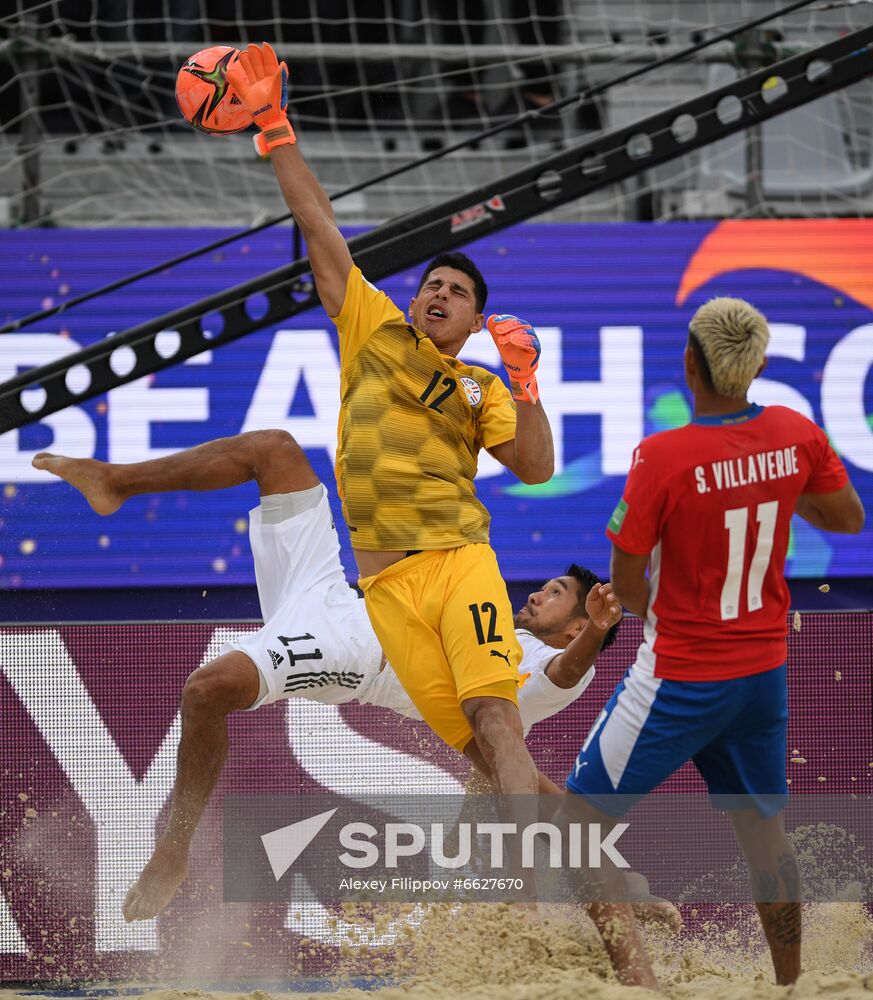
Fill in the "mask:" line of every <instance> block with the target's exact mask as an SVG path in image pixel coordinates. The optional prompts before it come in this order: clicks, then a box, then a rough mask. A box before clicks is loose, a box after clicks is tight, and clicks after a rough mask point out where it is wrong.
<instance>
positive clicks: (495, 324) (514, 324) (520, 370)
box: [487, 314, 540, 403]
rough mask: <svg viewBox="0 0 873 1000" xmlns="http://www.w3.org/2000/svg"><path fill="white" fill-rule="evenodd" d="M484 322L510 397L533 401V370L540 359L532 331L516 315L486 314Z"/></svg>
mask: <svg viewBox="0 0 873 1000" xmlns="http://www.w3.org/2000/svg"><path fill="white" fill-rule="evenodd" d="M487 326H488V332H489V333H490V334H491V336H492V337H493V338H494V343H495V344H497V350H498V351H500V358H501V360H502V361H503V364H504V367H505V368H506V374H507V375H508V376H509V388H510V390H511V392H512V396H513V399H517V400H521V401H523V402H525V403H535V402H536V401H537V400H538V399H539V398H540V392H539V388H538V387H537V377H536V374H535V372H536V370H537V365H538V364H539V361H540V341H539V338H538V337H537V335H536V331H535V330H534V328H533V327H532V326H531V325H530V323H525V321H524V320H523V319H519V318H518V316H508V315H506V314H502V315H500V316H489V317H488V322H487Z"/></svg>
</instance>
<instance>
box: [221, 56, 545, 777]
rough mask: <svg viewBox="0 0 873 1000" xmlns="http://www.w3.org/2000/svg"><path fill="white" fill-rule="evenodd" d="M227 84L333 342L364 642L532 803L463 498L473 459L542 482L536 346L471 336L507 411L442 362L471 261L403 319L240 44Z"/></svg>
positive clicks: (502, 645) (436, 721)
mask: <svg viewBox="0 0 873 1000" xmlns="http://www.w3.org/2000/svg"><path fill="white" fill-rule="evenodd" d="M228 79H229V80H230V82H231V84H232V86H233V87H234V89H235V90H236V92H237V94H238V95H239V96H240V98H241V99H242V100H243V101H244V103H245V104H246V106H247V107H248V109H249V110H250V111H251V112H252V117H253V118H254V121H255V123H256V125H257V126H258V127H259V129H260V134H259V135H258V136H257V145H258V148H259V150H260V151H261V152H262V153H270V155H271V160H272V163H273V167H274V169H275V172H276V177H277V178H278V181H279V186H280V188H281V190H282V194H283V195H284V197H285V200H286V202H287V203H288V207H289V208H290V209H291V211H292V213H293V214H294V217H295V219H296V220H297V224H298V225H299V226H300V229H301V231H302V233H303V236H304V238H305V239H306V244H307V247H308V249H309V259H310V262H311V264H312V271H313V275H314V277H315V283H316V286H317V288H318V294H319V298H320V299H321V303H322V305H323V306H324V308H325V310H326V311H327V313H328V315H329V316H330V317H331V318H332V319H333V322H334V323H335V324H336V326H337V329H338V331H339V347H340V368H341V384H340V394H341V407H340V423H339V433H338V447H337V461H336V473H337V483H338V486H339V491H340V495H341V497H342V503H343V514H344V515H345V519H346V522H347V523H348V528H349V532H350V536H351V542H352V546H353V548H354V553H355V558H356V560H357V564H358V571H359V573H360V581H359V582H360V586H361V589H362V590H363V591H364V595H365V599H366V604H367V611H368V613H369V616H370V619H371V621H372V624H373V628H374V630H375V632H376V634H377V636H378V637H379V640H380V642H381V644H382V648H383V649H384V651H385V653H386V655H387V657H388V659H389V660H390V661H391V663H392V665H393V666H394V669H395V671H396V673H397V675H398V678H399V679H400V682H401V683H402V685H403V687H404V688H405V689H406V691H407V693H408V694H409V696H410V698H411V699H412V701H413V703H414V704H415V705H416V707H417V708H418V710H419V711H420V712H421V715H422V716H423V718H424V719H425V721H426V722H427V723H428V724H429V725H430V726H431V728H432V729H433V730H434V731H435V732H436V733H437V734H438V735H439V736H440V737H441V738H442V739H443V740H445V742H446V743H448V744H449V745H451V746H453V747H455V748H457V749H459V750H465V749H466V750H467V752H468V753H470V754H473V753H475V752H476V751H475V747H476V746H477V745H478V747H479V748H480V749H481V753H482V755H483V756H484V759H485V760H484V762H485V764H486V765H487V768H488V770H489V771H490V773H491V776H492V783H493V786H494V789H495V791H497V792H500V793H523V792H529V793H536V791H537V772H536V768H535V767H534V764H533V761H532V760H531V758H530V756H529V754H528V752H527V749H526V748H525V745H524V739H523V734H522V726H521V721H520V718H519V714H518V709H517V707H516V705H517V702H516V690H517V683H518V664H519V661H520V659H521V649H520V647H519V645H518V642H517V641H516V638H515V632H514V629H513V624H512V609H511V607H510V603H509V598H508V595H507V592H506V586H505V584H504V583H503V580H502V578H501V576H500V572H499V569H498V566H497V559H496V557H495V555H494V552H493V550H492V549H491V547H490V545H489V544H488V526H489V521H490V517H489V514H488V511H487V510H486V509H485V507H484V506H483V505H482V503H481V502H480V501H479V499H478V497H477V496H476V491H475V488H474V486H473V478H474V476H475V474H476V467H477V461H478V453H479V450H480V449H481V448H485V449H487V450H488V451H489V452H490V453H491V454H492V455H493V456H494V457H495V458H496V459H498V461H500V462H501V463H502V464H503V465H505V466H506V467H507V468H508V469H510V470H512V472H514V473H515V474H516V475H517V476H518V477H519V479H521V480H523V481H524V482H526V483H541V482H545V481H546V480H548V479H549V478H550V477H551V475H552V472H553V471H554V451H553V446H552V435H551V430H550V428H549V423H548V420H547V418H546V415H545V413H544V412H543V408H542V406H541V405H540V403H539V400H538V392H537V385H536V375H535V369H536V365H537V360H538V358H539V342H538V340H537V338H536V334H535V333H534V331H533V330H532V329H531V327H530V326H528V325H527V324H526V323H524V322H523V321H521V320H519V319H517V318H516V317H514V316H497V317H494V316H492V317H491V318H490V319H489V320H488V329H489V330H490V332H491V335H492V336H493V337H494V339H495V341H496V342H497V345H498V348H499V350H500V354H501V357H502V358H503V360H504V363H505V364H506V366H507V371H508V373H509V378H510V383H511V386H512V396H514V397H515V400H516V403H514V402H513V399H512V397H511V396H510V393H509V392H508V391H507V389H506V387H505V385H504V384H503V382H502V381H501V379H499V378H498V377H496V376H495V375H493V374H492V373H491V372H488V371H487V370H486V369H484V368H478V367H473V366H470V365H466V364H464V363H462V362H460V361H458V360H457V354H458V352H459V351H460V350H461V348H462V347H463V345H464V343H465V342H466V340H467V338H468V337H470V336H471V334H474V333H478V332H479V331H480V330H481V329H482V327H483V326H484V325H485V320H484V316H483V309H484V306H485V297H486V294H487V288H486V285H485V282H484V280H483V278H482V276H481V274H480V273H479V271H478V269H477V268H476V266H475V265H474V264H473V262H472V261H471V260H470V259H469V258H468V257H466V256H465V255H463V254H446V255H443V256H440V257H437V258H436V259H435V260H434V261H433V262H432V263H431V264H430V265H429V266H428V267H427V269H426V271H425V273H424V276H423V278H422V280H421V284H420V286H419V289H418V292H417V293H416V295H415V298H414V299H412V301H411V303H410V306H409V318H408V319H407V317H406V316H405V315H404V313H403V312H402V311H401V310H400V309H399V308H398V307H397V306H396V305H395V304H394V303H393V302H392V301H391V300H390V299H389V298H388V297H387V296H386V295H384V294H383V293H382V292H380V291H378V289H376V288H374V287H373V286H372V285H371V284H370V283H369V282H368V281H367V280H366V279H365V278H364V276H363V275H362V274H361V272H360V270H359V269H358V268H357V267H356V266H355V264H354V262H353V261H352V257H351V254H350V253H349V249H348V247H347V246H346V243H345V240H344V239H343V237H342V235H341V233H340V232H339V230H338V229H337V226H336V222H335V220H334V216H333V212H332V210H331V207H330V202H329V200H328V198H327V196H326V194H325V192H324V190H323V189H322V187H321V185H320V184H319V183H318V181H317V180H316V179H315V177H314V176H313V174H312V173H311V172H310V170H309V168H308V167H307V165H306V163H305V162H304V160H303V157H302V156H301V154H300V152H299V150H298V147H297V145H296V142H295V137H294V132H293V131H292V129H291V126H290V124H289V122H288V118H287V115H286V112H285V107H286V104H287V99H286V90H287V68H286V67H285V64H284V63H282V64H280V63H279V62H278V60H277V58H276V55H275V53H274V52H273V50H272V49H271V48H270V46H269V45H266V44H264V45H262V46H257V45H252V46H249V48H248V49H247V50H246V51H244V52H243V53H242V55H241V56H240V60H239V63H238V65H237V66H236V67H234V68H233V70H231V71H230V72H229V73H228ZM474 736H475V742H474V741H473V737H474Z"/></svg>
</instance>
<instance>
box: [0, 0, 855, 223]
mask: <svg viewBox="0 0 873 1000" xmlns="http://www.w3.org/2000/svg"><path fill="white" fill-rule="evenodd" d="M778 9H779V5H777V4H774V3H767V2H763V0H729V2H728V0H724V2H723V0H524V2H521V0H492V2H488V3H486V2H485V0H424V2H418V3H416V2H412V0H366V2H363V0H300V2H298V3H295V4H281V3H279V0H245V2H244V0H172V2H171V0H162V2H151V0H47V2H46V0H44V2H38V0H7V3H6V4H4V5H3V7H2V8H0V10H2V12H3V13H2V14H0V109H2V120H0V225H5V226H24V227H31V226H46V225H55V226H95V227H104V226H167V225H190V226H246V225H250V224H252V223H257V222H260V221H263V220H265V219H268V218H270V217H271V216H274V215H277V214H279V213H280V212H281V211H282V210H283V207H284V206H283V205H282V204H281V202H280V199H279V197H278V193H277V191H276V188H275V184H274V182H273V178H272V172H271V171H270V168H269V165H268V164H266V163H263V162H259V161H258V160H257V159H256V158H255V156H254V153H253V150H252V146H251V142H250V141H249V139H248V138H247V137H245V136H235V137H229V138H223V137H222V138H214V137H208V136H203V135H199V134H196V133H195V132H194V131H193V130H191V129H190V128H189V127H188V126H187V125H186V124H185V122H184V121H183V120H182V119H181V117H180V115H179V112H178V110H177V108H176V105H175V100H174V96H173V87H174V81H175V76H176V72H177V69H178V67H179V66H180V65H181V63H182V61H183V60H184V59H185V57H187V56H188V55H190V54H191V53H192V52H194V51H196V50H198V49H201V48H203V47H204V46H207V45H210V44H232V45H242V44H245V43H247V42H249V41H261V40H268V41H270V42H272V43H273V44H274V46H275V47H276V49H277V50H278V52H279V55H280V57H281V58H284V59H286V60H287V62H288V63H289V66H290V67H291V74H292V94H291V109H290V110H291V116H292V120H293V121H294V124H295V128H297V130H298V135H299V136H300V138H301V141H302V143H303V144H304V147H303V148H304V149H305V151H306V153H307V156H308V157H309V159H310V160H311V162H312V163H313V166H314V167H315V169H316V172H317V174H318V176H319V177H320V179H321V180H322V181H323V182H324V183H325V185H326V187H327V188H328V189H329V190H330V191H332V192H336V191H340V190H343V189H345V188H347V187H350V186H353V185H356V184H360V183H361V182H363V181H366V180H367V179H368V178H370V177H374V176H376V175H378V174H380V173H382V172H385V171H388V170H391V169H392V168H395V167H397V166H399V165H401V164H405V163H408V162H410V161H413V160H415V159H417V158H419V157H422V156H424V155H426V154H428V153H435V152H438V151H439V150H440V149H441V148H445V147H446V146H447V145H450V144H454V143H456V142H459V141H461V140H469V144H468V145H466V146H465V147H464V148H463V149H461V150H458V151H457V152H454V153H451V154H449V155H447V156H445V157H441V158H438V159H434V160H432V161H431V162H429V163H427V164H424V165H422V166H419V167H417V168H415V169H413V170H410V171H408V172H406V173H403V174H402V175H400V176H398V177H395V178H393V179H392V180H390V181H387V182H384V183H380V184H376V185H373V186H370V187H367V188H366V189H365V190H363V191H359V192H356V193H354V194H352V195H350V196H347V197H345V198H343V199H342V200H340V201H339V202H338V203H337V206H336V207H337V213H338V216H339V218H340V220H341V221H343V222H347V223H360V224H375V223H378V222H381V221H384V220H385V219H387V218H390V217H393V216H396V215H398V214H401V213H403V212H406V211H411V210H413V209H417V208H420V207H422V206H423V205H426V204H429V203H433V202H436V201H439V200H441V199H444V198H446V197H449V196H452V195H455V194H457V193H458V192H461V191H463V190H465V189H467V188H472V187H475V186H478V185H479V184H482V183H485V182H487V181H488V180H490V179H492V178H495V177H499V176H500V175H502V174H505V173H508V172H510V171H511V170H515V169H518V168H520V167H522V166H525V165H528V164H531V163H537V162H539V161H541V160H542V159H543V158H544V157H545V156H547V155H548V154H549V153H550V152H551V151H552V150H555V149H560V148H564V147H566V146H568V145H570V144H572V143H575V142H580V141H582V140H583V139H585V138H586V137H587V136H592V135H595V134H596V133H597V132H599V131H600V130H603V129H607V130H608V129H609V128H611V127H613V126H616V125H624V124H627V123H628V122H630V121H633V120H636V119H638V118H641V117H644V116H646V115H649V114H652V113H654V112H656V111H659V110H661V109H663V108H665V107H669V106H671V105H675V104H677V103H679V102H681V101H683V100H686V99H688V98H690V97H693V96H696V95H698V94H699V93H701V92H702V91H704V90H707V89H711V88H713V87H716V86H719V85H721V84H723V83H725V82H727V81H728V80H730V79H732V78H734V77H735V76H736V75H738V74H739V75H742V74H743V73H745V72H748V71H750V70H751V69H753V68H757V67H758V66H760V65H761V64H762V61H763V63H764V64H766V62H768V61H770V62H772V61H776V60H778V59H781V58H784V57H786V56H787V55H790V54H792V53H795V52H797V51H801V50H803V49H806V48H811V47H814V46H816V45H820V44H822V43H824V42H826V41H829V40H831V39H833V38H835V37H837V36H838V35H840V34H842V33H845V32H847V31H852V30H856V29H858V28H860V27H863V26H865V25H867V24H869V23H870V21H871V19H873V4H871V2H870V0H836V2H819V3H812V4H810V5H808V6H807V7H805V8H804V9H801V10H799V11H796V12H794V13H793V14H791V15H788V16H784V17H781V18H779V19H778V20H774V21H771V22H770V23H768V24H766V25H764V26H763V27H762V28H760V29H759V30H758V31H757V33H756V34H755V35H754V36H752V37H744V38H740V39H737V40H735V41H732V42H723V43H719V44H718V45H716V46H712V47H711V48H708V49H706V50H704V51H702V52H700V53H699V55H697V56H696V57H694V58H691V59H688V60H684V61H682V62H681V63H675V64H672V65H669V66H665V67H663V68H660V69H654V70H651V71H649V72H646V73H644V74H643V75H641V76H639V77H637V78H636V79H635V80H633V81H632V82H629V83H627V84H623V85H620V86H614V87H608V88H607V89H605V90H604V92H603V93H601V94H600V95H598V96H597V97H596V98H595V99H591V100H583V101H580V102H576V103H574V104H571V105H569V106H567V107H564V108H563V109H561V110H560V111H559V112H557V113H555V114H551V115H542V116H539V117H535V118H532V119H529V120H526V121H523V122H516V123H515V124H513V125H512V126H511V127H508V128H507V129H506V130H505V131H503V132H501V133H499V134H498V135H494V136H491V137H489V138H485V139H481V140H478V141H477V140H476V136H477V133H479V132H481V131H482V130H484V129H487V128H489V127H490V126H493V125H494V124H496V123H500V122H508V121H510V120H513V119H515V118H516V117H517V116H518V115H520V114H522V113H524V112H526V111H536V110H538V109H540V108H541V107H542V106H544V105H547V104H549V103H550V102H551V101H553V100H555V99H560V98H565V97H568V96H569V95H573V94H577V93H580V92H582V91H584V90H585V89H586V87H592V86H596V85H602V84H604V83H606V82H608V81H610V80H612V79H614V78H616V77H618V76H619V75H621V74H623V73H626V72H627V71H628V70H629V69H631V68H634V67H645V66H648V65H650V64H651V63H653V62H655V61H656V60H659V59H662V58H663V57H664V56H666V55H669V54H670V53H672V52H677V51H679V50H680V49H682V48H684V47H686V46H688V45H690V44H693V43H694V42H695V41H700V40H704V39H706V38H707V37H711V36H712V35H714V34H716V33H718V32H720V31H724V30H727V29H729V28H732V27H736V26H738V25H740V24H742V23H743V22H744V21H747V20H749V19H752V18H755V17H759V16H761V15H762V14H766V13H768V12H772V11H776V10H778ZM871 90H873V85H871V83H870V81H865V82H864V83H861V84H857V85H855V86H853V87H851V88H849V89H847V90H845V91H842V92H839V93H836V94H833V95H829V96H827V97H824V98H822V99H820V100H819V101H817V102H815V103H814V104H811V105H808V106H806V107H803V108H800V109H797V110H796V111H793V112H790V113H788V114H786V115H784V116H782V117H780V118H777V119H774V120H772V121H770V122H767V123H765V124H764V125H763V126H762V127H761V128H760V129H759V130H757V131H754V132H752V133H743V134H740V135H737V136H735V137H733V138H731V139H729V140H724V141H723V142H721V143H718V144H715V145H713V146H710V147H708V148H706V149H704V150H701V151H698V152H696V153H693V154H689V155H687V156H685V157H684V158H682V159H680V160H677V161H675V162H673V163H671V164H667V165H664V166H661V167H658V168H655V169H652V170H649V171H647V172H645V173H642V174H640V175H638V176H637V177H635V178H633V179H632V180H631V181H629V182H625V183H624V184H622V185H616V186H613V187H612V188H607V189H604V190H602V191H600V192H597V193H595V194H592V195H590V196H588V197H587V198H585V199H581V200H580V201H578V202H576V203H574V204H571V205H567V206H563V207H561V208H559V209H555V210H554V211H553V212H552V214H551V216H550V218H561V219H573V220H584V219H596V220H613V219H615V220H621V219H666V218H698V217H712V216H726V215H737V216H760V215H792V216H796V215H825V216H839V215H859V214H867V213H869V211H870V209H871V207H873V164H871V132H873V110H871V109H873V100H871V98H873V93H871ZM750 164H751V165H753V166H755V165H757V168H756V169H755V170H753V171H752V172H751V173H750V170H749V167H750Z"/></svg>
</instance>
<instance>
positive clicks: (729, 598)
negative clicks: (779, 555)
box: [721, 500, 779, 621]
mask: <svg viewBox="0 0 873 1000" xmlns="http://www.w3.org/2000/svg"><path fill="white" fill-rule="evenodd" d="M778 510H779V501H778V500H768V501H767V502H766V503H759V504H758V509H757V511H756V515H755V516H756V519H757V521H758V541H757V543H756V545H755V554H754V555H753V556H752V562H751V565H750V566H749V579H748V581H747V582H746V602H747V607H748V609H749V611H760V610H761V607H762V604H761V589H762V588H763V586H764V577H765V576H766V575H767V567H768V566H769V565H770V555H771V553H772V552H773V533H774V532H775V530H776V514H777V511H778ZM748 524H749V508H748V507H734V508H732V509H731V510H726V511H725V512H724V526H725V528H726V529H727V533H728V564H727V574H726V576H725V578H724V583H723V584H722V588H721V619H722V621H729V620H730V619H732V618H737V617H739V614H740V587H741V586H742V582H743V565H744V563H745V561H746V534H747V530H746V529H747V528H748Z"/></svg>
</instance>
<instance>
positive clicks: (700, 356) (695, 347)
mask: <svg viewBox="0 0 873 1000" xmlns="http://www.w3.org/2000/svg"><path fill="white" fill-rule="evenodd" d="M688 346H689V347H690V348H691V351H692V353H693V354H694V360H695V361H696V362H697V370H698V371H699V372H700V377H701V378H702V379H703V381H704V383H705V385H706V387H707V388H708V389H712V390H715V384H714V382H713V381H712V371H711V370H710V367H709V362H708V361H707V360H706V355H705V354H704V353H703V347H702V346H701V344H700V341H699V340H698V339H697V337H695V336H694V334H693V333H692V332H691V331H690V330H689V331H688Z"/></svg>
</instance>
